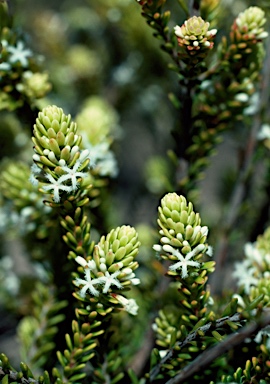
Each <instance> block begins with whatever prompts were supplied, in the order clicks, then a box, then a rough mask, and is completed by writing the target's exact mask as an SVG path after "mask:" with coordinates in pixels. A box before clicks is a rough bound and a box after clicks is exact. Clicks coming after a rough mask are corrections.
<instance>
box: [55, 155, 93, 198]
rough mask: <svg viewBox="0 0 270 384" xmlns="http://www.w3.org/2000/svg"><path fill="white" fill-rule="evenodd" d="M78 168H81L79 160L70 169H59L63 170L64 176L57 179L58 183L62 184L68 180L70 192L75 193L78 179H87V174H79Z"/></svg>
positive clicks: (63, 167)
mask: <svg viewBox="0 0 270 384" xmlns="http://www.w3.org/2000/svg"><path fill="white" fill-rule="evenodd" d="M80 166H81V162H80V161H79V160H77V161H76V163H75V164H74V165H73V167H72V168H69V167H68V166H66V165H64V166H62V167H61V168H62V169H63V171H65V172H66V174H65V175H62V176H61V177H60V178H59V181H61V182H63V181H67V180H70V181H71V185H72V191H75V190H76V189H77V187H78V181H77V178H80V177H82V178H84V177H87V175H88V173H87V172H79V171H78V169H79V167H80Z"/></svg>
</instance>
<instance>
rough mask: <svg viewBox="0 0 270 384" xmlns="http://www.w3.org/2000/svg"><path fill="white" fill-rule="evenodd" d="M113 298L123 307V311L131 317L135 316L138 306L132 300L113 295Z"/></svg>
mask: <svg viewBox="0 0 270 384" xmlns="http://www.w3.org/2000/svg"><path fill="white" fill-rule="evenodd" d="M115 298H116V299H117V300H118V301H119V303H120V304H122V305H123V307H124V310H125V311H127V312H128V313H130V314H131V315H133V316H136V315H137V313H138V309H139V306H138V304H137V303H136V301H135V300H134V299H126V298H125V297H124V296H122V295H115Z"/></svg>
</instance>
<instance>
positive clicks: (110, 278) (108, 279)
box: [99, 271, 122, 293]
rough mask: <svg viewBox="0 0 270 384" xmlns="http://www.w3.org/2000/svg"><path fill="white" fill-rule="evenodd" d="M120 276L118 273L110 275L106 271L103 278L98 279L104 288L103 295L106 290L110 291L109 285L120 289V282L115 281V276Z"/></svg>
mask: <svg viewBox="0 0 270 384" xmlns="http://www.w3.org/2000/svg"><path fill="white" fill-rule="evenodd" d="M119 274H120V271H116V272H114V273H113V274H111V275H110V273H109V272H108V271H106V272H105V276H102V277H100V278H99V279H100V281H102V283H105V285H104V288H103V291H102V292H103V293H107V292H108V290H109V289H110V287H111V285H115V286H116V287H117V288H119V289H121V288H122V284H121V283H120V281H119V280H118V279H117V276H118V275H119Z"/></svg>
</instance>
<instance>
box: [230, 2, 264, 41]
mask: <svg viewBox="0 0 270 384" xmlns="http://www.w3.org/2000/svg"><path fill="white" fill-rule="evenodd" d="M265 22H266V18H265V13H264V11H263V10H262V9H261V8H259V7H249V8H248V9H246V10H245V11H244V12H241V13H240V14H239V16H238V17H237V18H236V20H235V24H234V27H233V30H235V40H236V41H239V40H240V39H241V40H244V41H245V40H246V41H247V40H255V41H254V42H256V40H262V39H265V38H266V37H267V36H268V33H267V32H266V31H265V30H264V28H263V26H264V24H265Z"/></svg>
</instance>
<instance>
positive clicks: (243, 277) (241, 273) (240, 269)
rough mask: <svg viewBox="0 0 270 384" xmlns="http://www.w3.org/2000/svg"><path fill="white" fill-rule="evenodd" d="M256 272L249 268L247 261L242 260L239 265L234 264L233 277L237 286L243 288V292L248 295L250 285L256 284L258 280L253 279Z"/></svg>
mask: <svg viewBox="0 0 270 384" xmlns="http://www.w3.org/2000/svg"><path fill="white" fill-rule="evenodd" d="M255 272H256V269H255V268H252V267H251V264H250V261H249V260H244V261H242V262H239V263H235V271H234V272H233V277H235V278H236V279H238V282H237V285H238V286H239V287H241V286H244V290H245V292H246V293H247V294H248V293H249V291H250V287H251V286H252V285H255V286H256V285H257V284H258V281H259V280H258V279H257V278H256V277H254V273H255Z"/></svg>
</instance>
